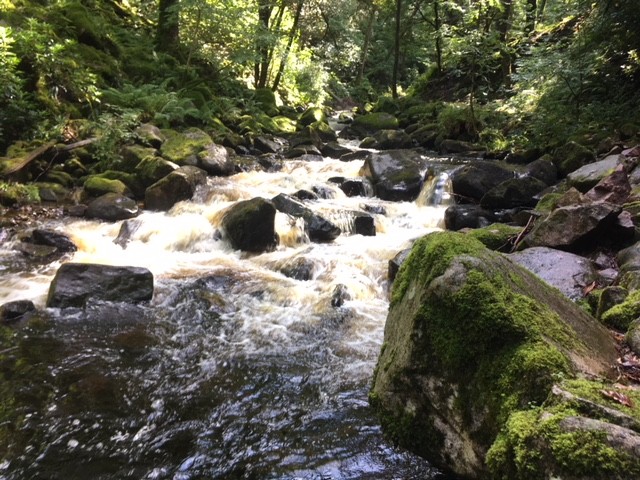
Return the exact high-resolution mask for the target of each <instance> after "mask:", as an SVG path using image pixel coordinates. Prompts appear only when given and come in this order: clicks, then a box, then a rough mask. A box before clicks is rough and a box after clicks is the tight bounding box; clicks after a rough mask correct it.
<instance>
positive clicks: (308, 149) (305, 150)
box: [285, 145, 322, 158]
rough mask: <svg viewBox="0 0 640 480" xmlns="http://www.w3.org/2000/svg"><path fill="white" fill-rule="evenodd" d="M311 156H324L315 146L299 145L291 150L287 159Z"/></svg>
mask: <svg viewBox="0 0 640 480" xmlns="http://www.w3.org/2000/svg"><path fill="white" fill-rule="evenodd" d="M309 154H310V155H314V156H322V154H321V153H320V150H318V149H317V148H316V147H315V146H314V145H298V146H297V147H295V148H292V149H290V150H289V151H288V152H287V154H286V155H285V157H287V158H299V157H302V156H304V155H309Z"/></svg>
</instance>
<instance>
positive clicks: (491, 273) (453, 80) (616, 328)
mask: <svg viewBox="0 0 640 480" xmlns="http://www.w3.org/2000/svg"><path fill="white" fill-rule="evenodd" d="M636 9H637V5H635V2H633V1H632V0H611V1H605V2H599V3H598V4H591V3H590V2H583V1H581V0H562V1H561V0H554V1H552V0H547V1H546V2H536V1H531V0H527V1H519V0H518V1H516V0H508V1H507V0H482V1H479V2H473V3H472V4H468V2H459V1H455V0H453V1H441V0H430V1H409V0H404V1H403V0H395V1H377V0H376V1H372V2H360V1H356V0H353V1H347V2H338V1H333V0H326V1H311V0H307V1H305V0H298V1H285V0H282V1H273V2H269V1H264V0H258V1H249V0H247V1H244V0H236V1H233V2H218V1H213V0H211V1H205V2H195V1H182V2H176V1H172V0H161V1H160V2H158V3H157V4H156V3H154V2H139V1H134V2H119V1H117V0H116V1H94V0H71V1H53V2H44V3H43V2H30V1H25V2H18V1H15V0H4V1H0V13H1V14H2V17H0V153H3V156H2V157H1V158H0V205H1V206H0V240H2V241H3V242H4V241H8V240H11V241H14V240H16V239H19V240H20V241H19V242H18V244H19V245H20V246H19V251H20V252H21V253H20V254H21V255H24V256H25V258H27V259H31V260H32V259H34V258H35V259H37V261H38V262H51V261H53V260H54V259H59V258H64V255H66V254H68V253H69V252H72V251H73V250H74V249H75V248H76V247H75V245H73V243H72V242H70V241H69V239H68V238H66V237H65V236H64V235H62V234H60V233H59V232H55V231H48V230H41V229H38V228H37V226H38V222H39V220H40V219H41V218H46V217H47V216H52V215H53V216H69V217H77V218H88V219H98V220H101V221H105V222H122V227H121V230H120V234H119V235H118V238H117V239H116V243H118V244H119V245H122V246H123V248H124V247H125V246H126V244H127V242H128V241H129V238H130V236H131V235H132V234H133V232H134V231H135V229H136V224H135V219H136V217H137V216H138V215H139V214H140V213H141V211H143V210H147V211H150V210H154V211H170V210H171V209H172V208H173V207H174V205H176V204H177V203H178V202H181V201H185V200H189V199H191V198H193V197H194V195H196V194H197V192H198V189H199V188H201V187H202V186H203V185H206V184H207V182H208V181H209V180H210V179H211V178H216V177H227V176H232V175H235V174H238V173H242V172H249V171H265V172H274V171H278V170H279V169H280V168H282V165H283V164H285V163H286V162H288V161H290V160H296V161H298V160H302V161H309V162H314V161H322V159H323V158H327V157H331V158H336V159H338V158H339V159H340V160H342V161H345V162H361V163H362V168H361V175H360V176H359V177H358V178H342V177H340V178H335V179H333V180H334V181H335V183H336V184H338V185H339V186H340V188H341V189H342V191H343V192H344V193H345V195H347V196H354V197H358V196H360V197H373V196H375V197H377V198H380V199H384V200H389V201H415V200H416V198H417V197H418V195H419V193H420V191H421V190H422V188H423V186H424V185H425V184H426V183H427V182H428V181H430V180H431V179H432V178H433V177H434V175H435V173H437V172H435V173H434V171H433V168H432V167H431V166H430V165H429V164H427V163H425V161H424V159H423V158H422V156H421V152H424V151H432V152H438V154H440V155H441V156H443V157H447V158H449V157H455V158H456V159H458V160H457V161H458V162H460V163H461V166H459V167H458V168H456V169H455V170H453V171H452V172H450V177H451V188H452V194H453V197H454V199H455V202H454V204H453V205H451V206H450V207H449V208H448V209H447V211H446V213H445V219H444V222H445V228H446V230H448V231H447V232H439V233H433V234H430V235H427V236H426V237H423V238H421V239H418V240H417V241H416V242H415V244H414V246H413V248H412V249H411V250H410V252H409V251H407V252H404V254H403V255H399V256H398V257H396V259H395V260H392V263H393V262H396V266H397V265H398V264H401V266H400V267H399V272H398V273H397V275H396V277H395V279H394V280H393V281H394V283H393V287H392V291H391V293H390V295H391V300H390V307H389V316H388V319H387V324H386V329H385V338H384V344H383V347H382V351H381V353H380V357H379V360H378V365H377V368H376V371H375V373H374V374H373V383H372V388H371V393H370V403H371V406H372V408H373V409H374V410H375V411H376V413H377V415H378V416H379V418H380V421H381V423H382V426H383V429H384V431H385V433H386V434H387V435H388V436H389V438H391V439H392V440H393V441H395V442H397V443H398V444H399V445H401V446H403V447H405V448H407V449H409V450H411V451H414V452H416V453H418V454H419V455H422V456H424V457H425V458H427V459H428V460H429V461H431V462H433V463H434V464H435V465H437V466H438V467H440V468H442V469H443V470H445V471H449V472H453V473H454V474H457V475H459V476H461V477H465V478H496V479H514V478H517V479H523V480H524V479H538V478H540V479H543V478H544V479H548V478H563V479H613V478H619V479H626V478H635V477H638V476H640V417H639V410H638V409H640V390H639V389H638V382H640V361H639V360H638V357H639V356H640V297H639V295H640V293H638V292H640V243H638V241H639V240H640V236H639V233H638V232H639V231H638V228H639V227H640V168H638V162H639V159H640V147H639V145H640V113H639V112H638V109H637V105H638V103H639V100H640V97H639V95H640V94H639V92H640V60H639V54H638V52H639V51H640V31H638V29H637V28H636V26H635V23H634V20H635V18H636V15H635V14H636ZM334 113H335V115H336V116H337V121H338V122H339V124H340V125H341V128H342V130H341V131H340V137H342V139H349V140H351V144H353V141H354V140H357V142H358V143H359V145H360V147H361V148H354V147H353V146H352V147H349V146H345V144H344V142H341V141H339V140H340V139H339V138H338V135H337V134H336V131H334V128H333V127H334V126H335V124H333V123H332V124H331V125H330V123H331V122H329V120H328V118H329V116H330V115H332V114H334ZM332 125H333V126H332ZM362 148H366V149H370V150H363V149H362ZM322 195H323V193H322V192H321V191H316V192H311V191H305V192H296V195H293V196H289V195H285V194H281V195H278V196H277V197H274V198H273V199H272V200H267V199H261V198H255V199H251V200H246V201H239V202H237V203H236V204H235V205H233V206H231V207H230V208H229V210H228V211H227V212H226V213H225V214H224V216H223V218H222V219H221V220H220V221H221V225H223V227H222V228H221V232H222V233H220V235H222V236H224V238H225V240H226V241H228V242H229V243H230V244H231V245H232V246H233V248H234V249H237V250H242V251H245V252H248V253H249V254H254V253H259V252H268V251H272V250H274V249H276V248H277V246H278V244H279V242H280V241H281V240H282V239H279V238H278V235H277V234H276V232H275V228H274V217H275V215H276V212H277V211H278V212H284V213H286V214H287V215H289V216H290V217H291V218H292V219H302V221H303V223H304V233H305V235H306V236H307V237H308V239H310V241H312V242H331V241H333V240H335V239H336V238H337V237H338V236H339V235H341V233H344V232H341V230H340V228H338V227H337V226H336V225H335V224H333V223H332V222H331V221H330V220H328V219H327V218H324V217H322V216H320V215H318V214H317V213H316V212H314V211H312V209H310V208H309V205H310V204H309V203H308V202H313V198H318V197H319V196H320V197H321V196H322ZM314 196H315V197H314ZM348 214H349V215H352V216H354V220H353V223H354V229H355V230H354V232H353V233H356V234H361V235H371V234H375V228H376V227H375V222H374V217H373V215H377V214H384V213H380V212H368V211H359V212H348ZM403 258H406V260H405V261H402V259H403ZM27 263H28V262H27ZM61 270H62V271H61V272H59V275H57V276H56V280H55V281H54V283H53V284H52V288H51V291H50V295H49V300H48V301H47V303H48V307H60V306H63V307H64V308H66V305H74V306H80V307H82V306H83V305H85V303H86V301H87V298H89V297H91V295H94V296H95V297H97V298H102V299H103V300H107V301H123V302H129V303H135V302H140V301H142V302H144V301H146V300H148V298H150V295H151V294H150V293H149V292H150V289H151V290H153V286H152V285H151V284H152V283H153V279H152V278H151V276H150V274H149V272H146V271H142V272H140V271H138V270H135V269H134V270H135V271H130V270H127V268H124V267H123V268H122V269H116V270H109V269H100V268H99V266H98V268H96V269H95V270H94V268H93V267H91V268H89V269H86V268H84V267H82V266H78V265H71V264H70V265H69V267H65V268H64V269H62V268H61ZM87 270H88V271H87ZM297 274H302V273H300V272H298V273H297ZM137 277H140V278H143V279H144V284H143V285H137V284H136V282H137V280H135V278H137ZM390 277H392V275H391V274H390ZM114 278H115V280H114ZM390 279H391V278H390ZM112 281H115V282H116V283H115V284H114V283H109V282H112ZM549 284H550V285H551V286H549ZM123 285H124V288H123ZM127 285H128V286H127ZM101 291H102V292H115V293H114V295H115V296H114V297H110V296H109V295H106V296H104V297H101V296H100V295H101V294H100V293H99V292H101ZM346 298H348V292H346V293H345V292H344V291H342V290H340V291H338V290H336V293H335V298H334V299H332V304H333V302H334V300H335V304H336V305H341V304H342V303H343V302H344V301H345V299H346ZM35 310H36V307H35V306H34V305H33V304H32V303H31V302H29V301H28V300H26V301H18V302H9V303H7V304H5V305H2V306H1V307H0V312H1V315H0V317H1V318H2V322H3V326H2V345H3V348H2V352H1V353H0V357H1V358H2V372H1V374H2V377H1V379H0V383H1V385H0V399H1V400H2V402H1V403H2V405H3V407H2V409H1V410H0V420H2V421H1V422H0V453H1V454H2V455H4V456H5V457H7V458H8V457H10V455H11V454H12V452H11V451H9V447H8V445H9V443H10V440H9V438H10V437H11V435H14V434H15V433H16V430H17V428H18V426H19V425H20V424H21V422H23V421H24V416H23V413H22V412H23V411H24V410H20V408H18V407H19V406H21V405H22V406H24V405H25V404H30V407H29V408H34V409H36V410H37V409H38V408H42V406H43V405H44V404H45V403H44V402H45V399H46V398H47V397H48V396H49V395H51V392H50V391H38V390H37V389H36V390H33V391H29V392H27V393H28V394H26V395H25V389H24V388H23V383H27V382H38V381H39V379H42V378H44V377H45V376H46V368H45V365H46V364H47V361H49V360H50V359H47V358H39V357H38V351H39V350H41V349H40V346H38V345H32V344H31V343H29V341H26V340H25V341H23V342H22V343H20V341H19V339H18V337H17V336H16V335H15V333H16V332H18V331H19V329H21V328H24V326H25V325H24V322H27V324H28V328H30V329H33V330H35V331H37V330H38V329H42V328H44V326H43V320H42V319H41V318H40V317H39V316H38V315H35V316H33V317H32V319H31V321H30V323H29V321H28V318H29V317H30V316H32V315H33V312H34V311H35ZM138 340H139V343H140V345H138V344H136V345H138V346H134V347H132V348H134V349H136V348H138V347H139V348H144V345H145V344H146V343H145V342H147V341H149V339H148V338H138V339H131V341H132V342H134V343H135V342H138ZM48 341H51V342H53V344H54V345H48V346H47V347H46V348H45V349H42V350H43V351H45V350H46V351H47V352H49V354H50V355H53V356H55V357H56V358H58V356H59V355H61V351H60V348H58V347H59V346H57V345H56V344H55V340H51V339H49V340H48ZM16 349H17V351H18V352H19V354H17V355H14V354H12V352H14V351H16ZM43 355H44V354H43ZM80 400H82V399H80ZM89 400H91V401H96V402H99V401H101V400H100V399H99V398H97V397H95V398H94V397H91V398H90V399H89ZM105 401H106V402H108V400H105ZM76 407H77V406H76ZM18 443H19V442H18Z"/></svg>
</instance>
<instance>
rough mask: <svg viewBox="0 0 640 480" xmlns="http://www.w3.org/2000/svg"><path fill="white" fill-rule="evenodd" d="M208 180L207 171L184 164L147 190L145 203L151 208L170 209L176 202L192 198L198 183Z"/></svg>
mask: <svg viewBox="0 0 640 480" xmlns="http://www.w3.org/2000/svg"><path fill="white" fill-rule="evenodd" d="M206 181H207V172H205V171H204V170H202V169H200V168H198V167H193V166H189V165H186V166H183V167H180V168H177V169H176V170H174V171H172V172H171V173H170V174H169V175H167V176H166V177H163V178H162V179H160V180H158V181H157V182H156V183H154V184H153V185H151V186H150V187H148V188H147V189H146V190H145V194H144V204H145V207H146V208H148V209H149V210H163V211H166V210H169V209H170V208H171V207H173V206H174V205H175V204H176V203H178V202H181V201H183V200H190V199H191V197H193V194H194V193H195V191H196V188H197V187H198V185H202V184H203V183H206Z"/></svg>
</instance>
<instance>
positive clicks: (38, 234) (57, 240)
mask: <svg viewBox="0 0 640 480" xmlns="http://www.w3.org/2000/svg"><path fill="white" fill-rule="evenodd" d="M31 242H32V243H35V244H36V245H49V246H50V247H55V248H56V250H57V251H58V252H61V253H67V252H75V251H76V250H78V247H77V246H76V244H75V243H73V242H72V241H71V239H70V238H69V237H68V236H67V235H65V234H64V233H60V232H56V231H55V230H48V229H44V228H36V229H35V230H34V231H33V232H31Z"/></svg>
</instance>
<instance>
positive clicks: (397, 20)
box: [391, 0, 402, 98]
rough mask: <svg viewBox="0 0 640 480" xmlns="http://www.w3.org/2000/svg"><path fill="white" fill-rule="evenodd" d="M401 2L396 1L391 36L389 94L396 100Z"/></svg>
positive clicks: (400, 36)
mask: <svg viewBox="0 0 640 480" xmlns="http://www.w3.org/2000/svg"><path fill="white" fill-rule="evenodd" d="M401 25H402V0H396V13H395V30H394V36H393V39H394V40H393V73H392V76H391V94H392V95H393V98H398V70H399V68H400V40H401V39H402V33H401V30H400V27H401Z"/></svg>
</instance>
